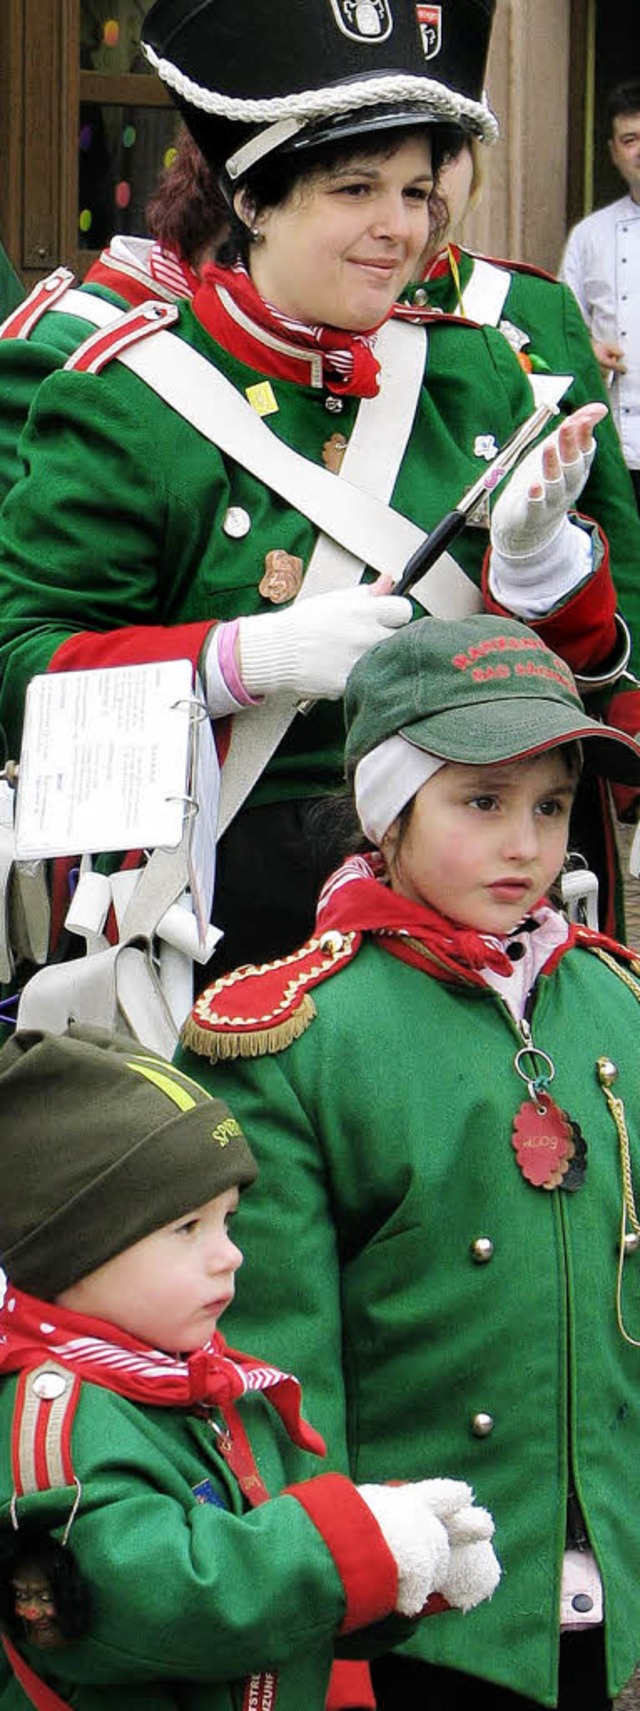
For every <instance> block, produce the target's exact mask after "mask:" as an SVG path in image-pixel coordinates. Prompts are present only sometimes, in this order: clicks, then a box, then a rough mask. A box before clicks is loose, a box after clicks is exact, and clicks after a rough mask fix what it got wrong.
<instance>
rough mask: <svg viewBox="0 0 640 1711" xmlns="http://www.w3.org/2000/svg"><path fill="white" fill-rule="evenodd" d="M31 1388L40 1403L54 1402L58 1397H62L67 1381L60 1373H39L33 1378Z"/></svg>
mask: <svg viewBox="0 0 640 1711" xmlns="http://www.w3.org/2000/svg"><path fill="white" fill-rule="evenodd" d="M33 1388H34V1390H35V1393H36V1396H39V1397H40V1401H41V1402H55V1401H56V1398H57V1397H58V1396H64V1393H65V1390H66V1388H67V1380H66V1378H64V1377H63V1375H62V1373H61V1372H40V1373H39V1374H38V1377H37V1378H34V1381H33Z"/></svg>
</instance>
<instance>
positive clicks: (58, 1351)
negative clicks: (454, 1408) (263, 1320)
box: [0, 1283, 326, 1455]
mask: <svg viewBox="0 0 640 1711" xmlns="http://www.w3.org/2000/svg"><path fill="white" fill-rule="evenodd" d="M47 1356H49V1357H51V1356H55V1359H56V1360H58V1361H60V1362H61V1363H62V1365H63V1366H68V1367H69V1368H70V1370H71V1371H73V1372H78V1373H80V1375H81V1377H82V1378H85V1379H87V1380H88V1381H89V1382H90V1383H91V1384H99V1385H101V1386H102V1388H103V1389H105V1390H115V1391H116V1392H117V1393H118V1395H119V1396H126V1397H128V1398H129V1400H130V1401H132V1402H143V1403H145V1402H146V1403H148V1404H149V1405H151V1406H153V1407H154V1408H157V1407H163V1406H164V1407H168V1408H185V1409H194V1408H197V1407H198V1406H200V1407H217V1408H220V1409H221V1410H222V1412H223V1413H224V1409H225V1405H226V1406H229V1405H232V1404H233V1403H234V1402H236V1401H237V1400H238V1398H239V1397H242V1396H244V1395H246V1394H247V1392H250V1391H256V1390H264V1391H265V1392H266V1393H267V1401H268V1402H270V1403H271V1405H272V1407H273V1408H274V1409H275V1411H276V1413H277V1414H279V1416H280V1419H281V1420H282V1423H283V1425H284V1426H285V1428H286V1430H287V1432H288V1434H289V1437H290V1438H291V1439H292V1442H293V1443H294V1444H298V1445H299V1447H300V1448H301V1449H303V1450H310V1451H311V1452H312V1453H313V1454H315V1455H324V1454H325V1453H326V1450H325V1444H324V1442H323V1439H322V1438H321V1437H320V1434H319V1433H318V1432H316V1431H314V1428H313V1427H312V1426H310V1425H309V1424H308V1423H307V1421H306V1420H303V1418H302V1415H301V1405H302V1392H301V1388H300V1384H299V1382H298V1379H297V1378H294V1377H293V1375H292V1374H291V1373H288V1372H280V1370H279V1368H278V1367H275V1366H269V1365H267V1363H266V1362H264V1361H258V1360H254V1359H253V1358H252V1356H251V1355H246V1354H242V1353H241V1352H240V1351H239V1350H238V1349H230V1348H228V1347H227V1344H226V1343H225V1341H224V1338H223V1337H222V1336H221V1335H220V1332H219V1331H216V1333H215V1335H214V1336H213V1337H212V1338H211V1340H210V1342H208V1343H205V1344H204V1345H203V1347H202V1348H200V1349H196V1350H195V1352H194V1353H193V1354H191V1355H188V1356H187V1357H186V1358H184V1359H181V1358H180V1357H179V1356H178V1357H174V1356H172V1355H168V1354H164V1353H163V1351H162V1350H161V1349H153V1348H150V1347H149V1346H148V1345H147V1344H146V1343H139V1342H137V1341H135V1339H134V1338H133V1337H129V1336H127V1334H126V1332H125V1331H120V1330H116V1328H115V1326H113V1325H110V1324H107V1323H105V1322H104V1321H103V1320H101V1319H89V1318H85V1317H84V1316H83V1315H82V1314H80V1313H71V1312H69V1311H68V1310H67V1309H66V1308H63V1307H59V1306H56V1305H54V1304H52V1303H51V1302H49V1301H39V1300H38V1299H37V1297H36V1296H35V1295H27V1294H26V1293H25V1292H24V1291H23V1290H20V1289H14V1288H13V1287H12V1285H11V1283H9V1285H8V1287H7V1293H6V1296H5V1299H4V1303H3V1306H2V1308H1V1309H0V1373H2V1374H6V1373H9V1372H21V1371H24V1370H25V1369H28V1368H30V1367H33V1366H38V1365H39V1364H40V1362H41V1361H43V1360H46V1359H47Z"/></svg>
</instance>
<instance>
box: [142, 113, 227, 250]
mask: <svg viewBox="0 0 640 1711" xmlns="http://www.w3.org/2000/svg"><path fill="white" fill-rule="evenodd" d="M146 217H147V228H148V231H149V234H150V236H151V237H152V238H155V239H156V240H157V242H158V243H160V244H163V245H164V246H165V247H166V248H168V249H173V250H175V251H176V252H177V254H178V255H179V257H180V259H181V261H188V262H190V263H191V265H192V266H195V265H196V263H197V262H198V260H199V258H200V256H201V253H202V251H203V250H205V249H210V250H211V252H212V253H213V250H214V249H215V246H216V243H218V242H219V241H220V238H221V237H222V234H223V232H224V231H225V229H226V227H227V225H228V223H229V209H228V206H227V202H226V200H225V197H224V196H223V193H222V190H221V188H220V185H219V183H218V180H217V177H216V173H215V171H214V169H213V167H212V166H210V165H209V163H208V161H206V160H205V157H204V155H203V154H202V153H201V151H200V149H199V148H198V145H197V143H196V142H194V139H193V137H192V136H191V135H190V134H189V131H188V130H187V128H186V126H185V125H182V126H181V127H180V131H179V133H178V138H177V143H176V154H175V157H174V159H173V160H172V162H171V165H170V166H167V167H165V169H164V171H163V172H162V174H161V176H160V178H159V180H158V183H157V185H156V188H155V190H154V192H153V194H152V195H151V197H150V198H149V201H148V202H147V207H146Z"/></svg>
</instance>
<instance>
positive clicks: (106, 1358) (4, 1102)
mask: <svg viewBox="0 0 640 1711" xmlns="http://www.w3.org/2000/svg"><path fill="white" fill-rule="evenodd" d="M0 1173H1V1177H2V1196H1V1200H0V1260H1V1261H2V1264H3V1265H4V1267H5V1270H6V1272H7V1277H8V1283H7V1290H6V1296H5V1301H4V1305H3V1308H2V1311H1V1312H0V1621H1V1626H2V1647H3V1654H4V1655H3V1654H2V1653H0V1658H2V1662H1V1663H0V1690H1V1691H2V1693H3V1696H4V1703H5V1705H6V1707H7V1708H8V1711H14V1707H15V1711H23V1708H24V1695H25V1693H26V1694H27V1696H28V1697H29V1698H30V1699H31V1700H32V1702H33V1703H34V1704H35V1705H37V1706H39V1707H41V1711H45V1706H46V1707H47V1711H64V1707H65V1705H66V1704H67V1703H68V1701H69V1699H70V1700H71V1702H72V1703H73V1706H74V1708H76V1711H82V1708H83V1707H87V1711H88V1708H89V1707H93V1706H94V1705H95V1702H96V1694H98V1696H99V1699H100V1704H101V1706H103V1707H105V1711H122V1707H123V1705H124V1706H128V1705H131V1707H133V1704H134V1702H135V1703H136V1704H137V1703H138V1701H139V1697H140V1695H142V1696H143V1697H144V1702H145V1706H146V1707H147V1708H148V1711H150V1708H153V1711H170V1708H171V1707H173V1706H177V1705H178V1704H179V1705H180V1707H181V1708H184V1707H193V1711H204V1708H209V1707H210V1708H211V1711H232V1707H233V1708H234V1711H235V1708H239V1707H241V1706H242V1707H244V1708H245V1711H249V1707H251V1708H252V1711H253V1708H254V1707H255V1711H267V1708H271V1707H273V1706H274V1705H275V1702H276V1695H277V1703H278V1711H298V1708H299V1706H300V1705H301V1704H304V1705H305V1706H308V1707H310V1708H312V1711H321V1708H322V1707H323V1705H324V1702H325V1696H326V1689H327V1683H328V1679H329V1674H330V1668H331V1664H332V1658H333V1650H334V1644H335V1642H336V1640H338V1641H339V1637H340V1636H341V1635H345V1636H346V1635H349V1634H350V1633H352V1631H353V1630H356V1629H360V1628H369V1627H370V1626H371V1625H375V1624H377V1623H378V1622H379V1621H380V1620H381V1619H383V1618H385V1617H392V1616H394V1615H395V1614H396V1613H398V1614H399V1615H401V1616H403V1617H404V1618H407V1617H416V1616H418V1615H419V1614H421V1613H422V1612H423V1610H424V1607H425V1605H426V1604H427V1601H428V1600H429V1598H430V1595H431V1594H434V1595H436V1596H435V1599H432V1602H431V1608H433V1606H434V1602H435V1606H436V1608H440V1609H441V1608H447V1606H448V1605H450V1604H452V1603H454V1602H456V1601H457V1602H465V1603H466V1604H467V1605H470V1604H472V1603H475V1602H476V1601H477V1600H478V1599H479V1598H483V1597H487V1596H489V1595H490V1593H491V1592H493V1590H494V1588H495V1586H496V1584H497V1581H498V1577H499V1569H498V1565H497V1562H496V1558H495V1556H494V1554H493V1549H492V1546H491V1543H490V1539H491V1535H492V1532H493V1524H492V1521H491V1517H490V1516H489V1515H488V1514H487V1513H486V1511H483V1510H480V1509H476V1508H475V1507H474V1506H473V1498H472V1492H471V1491H470V1489H469V1487H468V1486H467V1485H466V1483H464V1482H462V1481H451V1480H446V1479H445V1480H440V1479H436V1480H423V1481H419V1482H416V1483H415V1484H405V1485H399V1486H396V1487H392V1486H385V1485H381V1486H380V1487H378V1486H376V1487H370V1488H369V1487H368V1488H366V1489H363V1490H362V1491H360V1490H359V1489H358V1488H357V1487H356V1486H355V1485H354V1484H352V1483H351V1481H350V1480H349V1479H348V1478H345V1477H344V1476H343V1475H341V1474H332V1473H327V1474H319V1475H318V1474H317V1469H316V1468H314V1470H313V1471H314V1472H315V1473H316V1477H313V1478H304V1477H303V1479H302V1482H301V1483H298V1484H293V1485H292V1484H287V1480H288V1478H289V1477H290V1473H291V1470H293V1469H294V1468H295V1467H297V1469H298V1470H300V1471H302V1463H303V1452H307V1453H309V1452H311V1454H315V1455H316V1456H317V1455H323V1454H324V1445H323V1442H322V1439H321V1438H320V1437H319V1436H318V1434H317V1433H316V1432H315V1431H314V1430H313V1429H312V1427H311V1426H309V1425H308V1424H307V1423H306V1421H305V1420H304V1419H303V1417H302V1415H301V1411H300V1401H301V1398H300V1388H299V1385H298V1382H297V1380H296V1379H295V1378H293V1377H292V1376H291V1375H290V1374H289V1373H288V1372H286V1371H281V1370H280V1369H279V1368H277V1367H275V1366H273V1365H272V1364H270V1363H268V1362H264V1361H259V1360H254V1359H252V1358H251V1357H249V1356H248V1355H246V1354H242V1353H240V1352H238V1351H237V1350H234V1349H229V1348H228V1347H227V1345H226V1343H225V1342H224V1340H223V1338H222V1336H221V1334H220V1332H219V1330H218V1320H219V1318H220V1316H221V1314H222V1313H223V1312H224V1310H225V1308H226V1307H228V1305H229V1303H230V1302H231V1300H232V1299H233V1294H234V1286H235V1275H236V1272H237V1271H238V1268H239V1266H240V1265H241V1263H242V1256H241V1253H240V1251H239V1249H238V1247H237V1246H236V1244H235V1242H234V1241H233V1239H232V1237H231V1234H230V1227H229V1226H230V1220H231V1219H232V1217H233V1215H234V1213H235V1211H236V1209H237V1205H238V1200H239V1195H240V1192H241V1191H242V1190H243V1189H244V1188H245V1187H248V1186H249V1184H250V1183H251V1182H252V1181H253V1179H254V1176H255V1174H256V1167H255V1164H254V1161H253V1158H252V1155H251V1152H250V1150H249V1146H248V1144H247V1141H246V1139H245V1136H244V1134H243V1132H242V1129H241V1128H240V1125H239V1124H238V1122H237V1121H236V1119H235V1117H234V1116H233V1115H232V1113H231V1112H230V1110H229V1109H228V1108H227V1106H226V1105H224V1104H222V1102H221V1101H220V1100H218V1099H215V1098H211V1097H210V1096H209V1095H208V1093H206V1092H205V1091H204V1090H203V1089H202V1088H200V1087H199V1086H198V1085H197V1084H196V1083H195V1082H193V1081H191V1080H190V1079H189V1077H188V1076H186V1075H185V1074H183V1073H182V1072H181V1071H180V1070H178V1069H176V1068H174V1067H173V1066H171V1065H170V1064H168V1063H165V1062H164V1061H163V1060H162V1059H160V1058H158V1057H156V1056H155V1055H154V1054H153V1053H152V1052H150V1051H145V1050H144V1049H141V1048H140V1047H139V1046H137V1045H131V1044H129V1043H127V1042H126V1041H123V1040H116V1039H113V1038H112V1037H111V1036H109V1035H107V1034H102V1033H100V1032H98V1031H92V1030H88V1029H80V1028H72V1029H71V1030H70V1032H69V1033H68V1034H66V1035H65V1036H63V1037H61V1038H58V1037H54V1036H52V1035H47V1034H43V1033H35V1032H31V1033H28V1032H18V1033H16V1034H15V1035H14V1036H13V1038H12V1039H11V1040H10V1041H9V1043H8V1044H7V1045H5V1047H4V1048H3V1050H2V1051H1V1052H0ZM312 1465H313V1464H312ZM285 1486H286V1489H283V1488H284V1487H285ZM269 1498H272V1500H271V1501H267V1500H268V1499H269ZM392 1626H393V1624H392ZM405 1626H406V1624H405ZM397 1631H398V1632H399V1633H400V1632H402V1631H403V1628H402V1625H401V1624H400V1623H399V1622H397ZM370 1643H372V1644H375V1640H374V1641H373V1642H370V1641H369V1640H367V1641H366V1642H365V1641H364V1639H363V1638H362V1639H361V1640H360V1644H361V1645H365V1644H366V1646H367V1648H368V1646H369V1644H370ZM51 1690H53V1697H51ZM47 1695H48V1697H47Z"/></svg>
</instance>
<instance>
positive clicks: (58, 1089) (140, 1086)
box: [0, 1025, 256, 1300]
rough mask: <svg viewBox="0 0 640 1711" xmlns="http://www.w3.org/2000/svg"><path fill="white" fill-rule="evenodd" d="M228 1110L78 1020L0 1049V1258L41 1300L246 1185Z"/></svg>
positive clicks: (244, 1153) (237, 1131) (134, 1048)
mask: <svg viewBox="0 0 640 1711" xmlns="http://www.w3.org/2000/svg"><path fill="white" fill-rule="evenodd" d="M255 1176H256V1165H255V1162H254V1159H253V1157H252V1154H251V1152H250V1151H249V1147H248V1144H247V1141H246V1140H245V1137H244V1135H243V1133H242V1130H241V1128H240V1126H239V1124H238V1123H237V1122H236V1119H235V1117H233V1115H232V1113H231V1112H230V1111H229V1109H228V1107H227V1106H226V1105H224V1104H223V1102H222V1100H220V1099H212V1098H211V1097H210V1096H209V1094H208V1093H205V1091H204V1089H203V1088H202V1087H199V1086H198V1084H197V1082H195V1081H191V1080H190V1078H189V1077H188V1076H186V1075H183V1074H182V1073H181V1071H180V1070H177V1069H175V1068H174V1067H173V1065H172V1064H169V1063H166V1062H165V1061H164V1059H163V1058H159V1057H157V1056H156V1055H155V1053H153V1052H151V1051H146V1050H145V1049H144V1047H141V1046H139V1045H137V1044H133V1045H130V1044H129V1043H128V1042H127V1041H124V1040H121V1039H116V1038H114V1037H113V1036H112V1035H111V1034H109V1033H106V1032H103V1031H102V1030H101V1029H96V1028H81V1027H79V1026H77V1025H74V1026H73V1027H72V1028H70V1030H69V1032H68V1033H66V1034H64V1035H60V1036H58V1035H54V1034H45V1033H39V1032H35V1031H34V1032H27V1031H22V1032H21V1031H18V1032H17V1033H15V1034H13V1035H12V1036H11V1038H10V1039H9V1041H8V1043H7V1044H6V1045H5V1046H4V1047H3V1048H2V1050H1V1051H0V1180H1V1181H2V1191H1V1193H0V1261H1V1262H2V1265H3V1266H4V1268H5V1270H6V1272H7V1274H8V1276H9V1277H10V1279H11V1282H12V1283H14V1284H15V1285H16V1287H17V1288H19V1289H25V1290H28V1291H29V1293H30V1294H32V1295H38V1296H40V1297H41V1298H42V1299H44V1300H51V1299H53V1298H54V1297H55V1296H56V1295H59V1294H60V1292H61V1291H62V1290H63V1289H68V1288H69V1287H70V1285H71V1284H72V1283H76V1282H77V1280H78V1278H80V1277H84V1276H85V1275H86V1273H87V1272H90V1271H93V1270H95V1268H96V1267H97V1266H99V1265H103V1264H104V1263H105V1261H106V1260H108V1259H111V1258H112V1257H113V1256H114V1254H118V1253H122V1251H123V1249H124V1248H128V1247H131V1246H132V1245H133V1243H134V1242H138V1241H140V1240H141V1238H142V1237H143V1236H148V1235H150V1234H151V1232H152V1231H153V1230H157V1229H160V1228H161V1226H162V1225H163V1224H168V1223H169V1222H170V1221H171V1219H172V1218H180V1217H181V1216H182V1214H183V1213H184V1212H189V1211H191V1210H192V1209H193V1208H194V1207H196V1206H201V1205H203V1204H204V1203H205V1201H207V1200H212V1199H214V1198H215V1196H216V1195H218V1194H223V1193H224V1192H225V1190H226V1189H228V1188H231V1187H234V1186H235V1185H237V1186H238V1187H245V1186H246V1185H247V1184H248V1183H250V1182H253V1180H254V1177H255Z"/></svg>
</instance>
